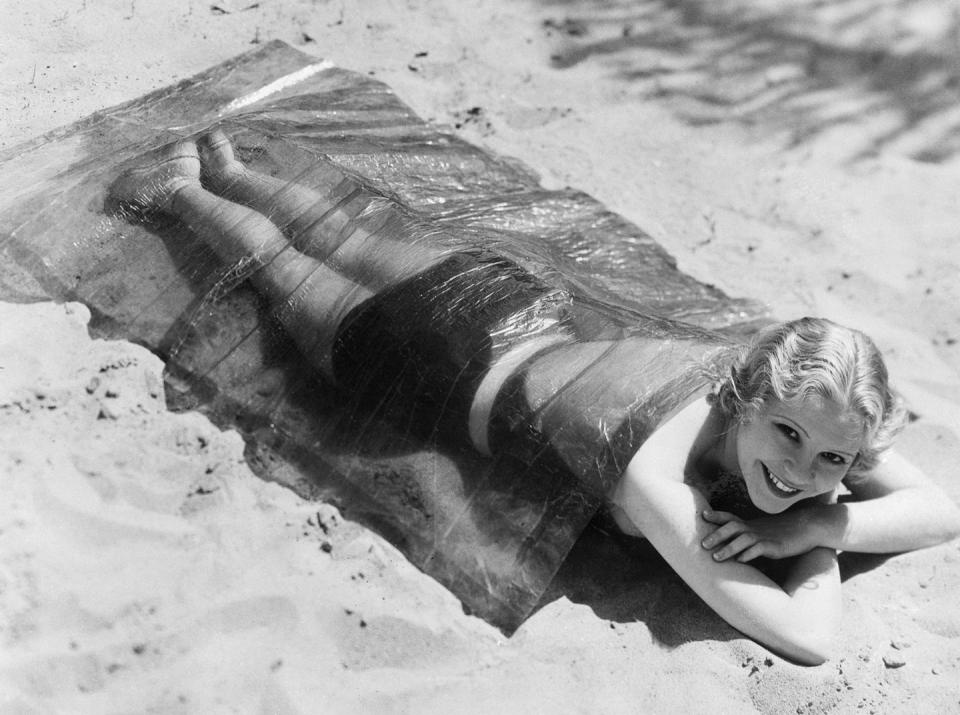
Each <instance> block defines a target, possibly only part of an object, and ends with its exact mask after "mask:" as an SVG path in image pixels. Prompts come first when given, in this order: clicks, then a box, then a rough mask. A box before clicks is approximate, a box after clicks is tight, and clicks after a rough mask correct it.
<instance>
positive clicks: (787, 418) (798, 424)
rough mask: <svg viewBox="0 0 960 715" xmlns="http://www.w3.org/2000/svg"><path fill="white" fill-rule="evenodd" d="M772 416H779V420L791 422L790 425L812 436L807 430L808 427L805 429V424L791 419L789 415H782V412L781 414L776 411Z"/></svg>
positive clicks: (807, 435)
mask: <svg viewBox="0 0 960 715" xmlns="http://www.w3.org/2000/svg"><path fill="white" fill-rule="evenodd" d="M772 417H775V418H777V419H779V420H783V421H784V422H787V423H789V424H790V426H792V427H796V428H797V429H798V430H800V431H801V432H803V434H804V436H806V437H810V433H809V432H807V430H806V429H804V427H803V425H801V424H800V423H799V422H795V421H794V420H792V419H790V418H789V417H787V416H786V415H781V414H779V413H776V412H774V413H773V415H772Z"/></svg>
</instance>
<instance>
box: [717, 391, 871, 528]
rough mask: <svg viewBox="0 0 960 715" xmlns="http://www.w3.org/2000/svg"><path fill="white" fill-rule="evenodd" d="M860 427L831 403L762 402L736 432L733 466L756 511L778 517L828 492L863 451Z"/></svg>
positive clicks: (815, 400) (810, 400)
mask: <svg viewBox="0 0 960 715" xmlns="http://www.w3.org/2000/svg"><path fill="white" fill-rule="evenodd" d="M863 436H864V435H863V425H862V423H861V422H860V420H859V419H857V418H856V417H855V416H853V415H850V414H849V413H847V412H844V410H843V408H842V407H841V406H840V405H838V404H837V403H836V402H834V401H832V400H829V399H823V398H819V397H811V398H807V399H805V400H803V401H802V402H798V403H796V404H788V403H785V402H781V401H780V400H778V399H776V398H770V399H768V400H767V401H766V402H765V403H764V405H763V407H762V408H761V409H760V411H759V412H757V413H755V414H752V415H751V416H749V417H748V418H746V419H744V420H743V421H742V422H741V423H740V425H739V426H738V429H737V434H736V449H737V462H738V463H739V466H740V473H741V474H742V475H743V479H744V482H745V483H746V486H747V492H748V493H749V494H750V500H751V501H752V502H753V503H754V505H756V506H757V508H759V509H761V510H763V511H765V512H767V513H768V514H778V513H780V512H782V511H783V510H784V509H786V508H787V507H788V506H790V505H791V504H795V503H796V502H798V501H800V500H802V499H809V498H810V497H814V496H817V495H818V494H827V493H829V492H832V491H833V490H834V489H836V488H837V486H838V485H839V484H840V480H841V479H843V477H844V476H845V475H846V473H847V471H848V470H849V469H850V465H851V464H852V463H853V460H854V459H855V458H856V456H857V454H858V453H859V452H860V450H861V448H862V447H863Z"/></svg>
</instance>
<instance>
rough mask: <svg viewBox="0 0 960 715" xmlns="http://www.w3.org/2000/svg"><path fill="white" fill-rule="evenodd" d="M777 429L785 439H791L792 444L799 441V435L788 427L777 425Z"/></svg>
mask: <svg viewBox="0 0 960 715" xmlns="http://www.w3.org/2000/svg"><path fill="white" fill-rule="evenodd" d="M777 429H779V430H780V431H781V432H782V433H783V434H785V435H786V436H787V437H789V438H790V439H792V440H793V441H794V442H796V441H798V440H799V439H800V435H799V434H797V431H796V430H795V429H794V428H793V427H790V426H789V425H777Z"/></svg>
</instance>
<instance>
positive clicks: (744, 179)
mask: <svg viewBox="0 0 960 715" xmlns="http://www.w3.org/2000/svg"><path fill="white" fill-rule="evenodd" d="M3 10H4V12H3V15H4V18H5V19H4V22H3V28H2V29H0V130H2V131H0V152H7V151H10V150H11V149H15V148H16V146H17V145H18V144H20V143H21V142H25V141H27V140H30V139H32V138H34V137H36V136H39V135H41V134H44V133H46V132H50V131H52V130H55V129H57V128H59V127H62V126H65V125H68V124H70V123H72V122H75V121H77V120H79V119H81V118H83V117H85V116H87V115H89V114H91V113H93V112H95V111H98V110H101V109H104V108H106V107H110V106H113V105H115V104H118V103H121V102H125V101H128V100H132V99H134V98H136V97H139V96H141V95H143V94H145V93H148V92H150V91H153V90H156V89H158V88H161V87H165V86H168V85H171V84H173V83H176V82H178V81H181V80H183V79H185V78H187V77H189V76H191V75H193V74H195V73H198V72H200V71H203V70H205V69H207V68H209V67H210V66H212V65H215V64H217V63H220V62H223V61H225V60H227V59H229V58H231V57H233V56H235V55H238V54H240V53H243V52H246V51H248V50H249V49H251V48H252V47H256V46H257V45H258V44H262V43H265V42H267V41H269V40H274V39H279V40H283V41H285V42H287V43H288V44H290V45H292V46H293V47H296V48H297V49H299V50H301V51H303V52H307V53H310V54H311V55H315V56H316V57H317V58H318V60H319V59H325V60H329V61H330V62H332V63H333V64H335V65H337V66H339V67H343V68H346V69H350V70H353V71H356V72H359V73H362V74H368V75H370V76H373V77H375V78H376V79H378V80H381V81H383V82H385V83H386V84H387V85H389V86H390V87H391V88H392V89H393V90H394V91H395V92H396V94H397V95H398V96H399V97H400V99H402V100H403V101H404V102H406V103H407V104H409V105H410V106H411V107H412V108H413V110H414V111H415V112H416V113H417V114H418V115H420V116H421V117H422V118H424V119H425V120H427V121H428V122H430V123H432V124H436V125H438V126H442V127H444V128H445V129H447V130H449V131H451V132H454V133H456V134H457V135H459V136H461V137H462V138H464V139H465V140H467V141H469V142H471V143H474V144H476V145H478V146H481V147H483V148H485V149H488V150H490V151H492V152H495V153H497V154H499V155H502V156H506V157H513V158H515V159H516V160H518V161H520V162H522V163H523V164H525V165H526V166H527V167H529V168H530V169H532V170H533V171H534V172H536V173H537V174H539V175H540V177H541V181H542V184H543V185H544V186H546V187H548V188H558V187H568V186H569V187H573V188H576V189H579V190H582V191H585V192H587V193H589V194H590V195H592V196H593V197H595V198H596V199H598V200H599V201H601V202H602V203H604V204H605V205H606V206H607V207H609V208H610V209H611V210H613V211H615V212H617V213H619V214H621V215H623V216H624V217H625V218H626V219H628V220H629V221H631V222H633V223H635V224H637V225H638V226H640V227H642V228H643V230H645V231H646V232H648V233H649V234H650V235H651V236H652V237H653V238H654V239H656V241H658V242H659V243H660V244H661V245H663V246H664V247H665V248H666V250H667V251H668V252H669V253H670V254H672V255H673V256H674V257H675V258H676V259H677V261H678V264H679V267H680V268H681V269H682V270H683V271H686V272H687V273H689V274H691V275H693V276H694V277H696V278H697V279H699V280H701V281H703V282H706V283H709V284H712V285H715V286H717V287H718V288H720V289H722V290H723V291H725V292H726V293H728V294H729V295H731V296H736V297H743V298H748V299H753V300H756V301H760V302H762V303H764V304H766V305H768V306H769V307H770V311H771V313H772V314H773V315H775V316H778V317H783V318H788V317H796V316H800V315H823V316H826V317H829V318H832V319H835V320H837V321H839V322H842V323H846V324H850V325H854V326H857V327H859V328H861V329H863V330H865V331H866V332H868V333H869V334H870V335H871V336H872V337H873V338H874V339H875V340H876V342H877V344H878V345H879V347H880V348H881V350H882V351H883V352H884V354H885V355H886V356H887V359H888V364H889V367H890V370H891V373H892V377H893V380H894V383H895V385H896V387H897V388H898V389H899V390H900V392H901V393H902V394H903V396H904V398H905V399H906V401H907V403H908V406H909V408H910V410H911V412H912V416H913V419H912V421H911V423H910V425H909V427H908V428H907V430H906V431H905V433H904V434H903V436H902V437H901V438H900V443H899V444H900V446H901V449H902V451H903V452H904V453H905V455H906V456H907V457H908V458H909V459H911V460H912V461H914V462H915V463H916V464H918V465H919V466H921V467H922V468H923V469H924V470H926V471H927V473H928V474H929V475H930V476H931V477H932V478H933V479H934V480H936V481H937V482H938V483H939V484H941V485H942V486H943V487H944V488H945V489H946V490H947V492H948V493H949V494H950V495H951V497H952V498H953V499H954V500H958V501H960V479H958V478H957V474H956V467H955V465H956V462H957V460H958V458H960V343H958V341H960V309H958V307H957V306H958V305H960V281H958V278H960V249H958V248H957V239H958V238H960V235H958V234H960V228H958V226H960V222H958V218H960V211H958V208H957V205H958V204H957V196H958V195H960V111H958V109H957V108H958V107H960V103H958V101H957V100H958V99H960V97H958V86H960V44H958V43H960V12H958V11H957V10H956V6H955V4H954V3H952V2H950V1H949V0H940V1H936V0H927V1H926V2H919V1H918V2H900V3H890V2H881V1H880V0H872V1H867V0H856V1H854V0H850V1H848V2H835V3H829V4H825V3H820V2H799V3H793V4H792V5H791V9H790V11H789V12H787V11H786V10H784V9H782V8H781V7H780V5H779V4H778V3H772V2H765V1H764V0H723V1H722V2H693V1H690V2H627V1H626V0H621V1H614V2H600V1H599V0H596V1H590V0H573V1H571V2H560V1H558V0H543V1H541V2H535V1H534V0H521V1H519V2H516V1H515V2H510V0H482V1H481V2H478V3H472V4H471V3H452V2H441V1H440V0H371V1H370V2H364V3H355V4H351V3H347V2H339V1H337V2H334V1H331V2H316V1H308V0H302V1H294V0H283V1H280V0H261V2H259V3H257V2H250V0H241V1H237V2H234V1H233V0H229V1H224V2H217V3H213V4H211V3H198V2H194V1H193V0H175V1H171V2H161V0H149V1H148V0H123V1H116V0H108V1H105V2H99V3H95V2H87V1H86V0H70V1H69V2H58V1H56V0H41V1H39V2H29V3H28V2H25V0H7V1H6V2H4V3H3ZM4 290H5V291H6V292H5V293H4V297H5V298H6V299H7V301H6V302H3V303H0V490H2V492H3V494H4V498H3V499H0V640H2V644H3V647H2V649H0V712H3V713H18V714H19V713H126V712H156V713H219V712H239V713H248V712H249V713H291V714H293V713H312V712H324V713H361V712H362V713H367V712H371V713H381V712H382V713H434V712H436V713H440V712H444V713H448V712H455V713H480V712H490V711H497V712H517V713H520V712H534V713H539V712H551V713H580V712H584V713H586V712H590V713H595V712H599V713H681V712H703V711H706V710H707V709H709V710H710V711H711V712H718V713H833V712H836V713H878V714H879V713H901V712H911V713H949V712H960V695H958V689H957V683H958V680H960V609H958V608H957V605H956V593H958V591H960V568H958V565H960V544H958V543H956V542H953V543H949V544H945V545H942V546H939V547H936V548H932V549H927V550H923V551H920V552H915V553H911V554H904V555H897V556H893V557H890V558H887V559H880V558H866V557H857V556H853V555H851V556H850V557H849V558H846V559H845V560H844V562H843V569H844V577H845V583H844V621H843V626H842V630H841V633H840V634H839V637H838V639H837V648H836V655H835V657H834V658H832V659H831V660H830V661H829V662H827V663H826V664H824V665H821V666H817V667H813V668H809V667H800V666H797V665H794V664H792V663H790V662H788V661H786V660H784V659H783V658H781V657H779V656H777V655H775V654H772V653H770V652H769V651H767V650H766V649H764V648H762V647H761V646H759V645H757V644H755V643H753V642H752V641H750V640H749V639H747V638H745V637H743V636H742V635H741V634H739V633H738V632H737V631H735V630H733V629H732V628H730V627H729V626H727V625H726V624H724V623H723V622H722V621H721V620H720V619H719V618H718V617H717V616H715V615H714V614H713V613H712V612H711V611H710V610H709V609H708V608H707V607H706V606H705V605H704V604H703V603H702V602H700V600H699V599H698V598H697V597H696V596H695V595H694V594H693V593H692V592H691V591H690V590H689V589H687V588H686V587H685V586H684V585H683V584H682V583H681V582H680V581H679V579H678V578H677V577H676V576H675V575H673V574H672V572H671V571H670V570H669V568H668V567H667V566H666V565H665V564H663V562H662V561H660V560H659V559H658V557H656V556H655V555H653V554H650V553H648V552H646V551H644V549H643V548H637V547H636V545H631V544H628V543H625V542H621V541H618V540H615V539H608V538H603V537H602V535H600V534H598V533H596V532H595V531H593V530H591V531H588V533H587V534H586V535H585V536H584V538H583V539H582V540H581V541H580V542H579V543H578V544H577V546H576V547H575V548H574V551H573V553H572V554H571V555H570V557H569V558H568V559H567V562H566V563H565V564H564V567H563V568H562V569H561V571H560V573H559V574H558V576H557V578H556V580H555V581H554V583H553V585H552V586H551V588H550V589H549V591H548V593H547V596H546V597H545V598H544V599H543V601H542V602H541V604H540V606H539V607H538V609H537V610H536V611H535V613H534V614H533V615H532V616H531V617H530V618H529V619H528V620H527V621H526V622H525V623H524V624H523V625H522V626H521V627H520V629H519V630H518V631H517V632H516V633H515V634H513V635H512V636H511V637H509V638H508V637H506V636H505V635H504V634H503V633H501V632H500V631H499V630H497V629H496V628H494V627H493V626H491V625H489V624H487V623H485V622H484V621H482V620H480V619H478V618H476V617H474V616H470V615H467V614H465V613H464V609H463V607H462V606H461V604H460V602H459V601H458V600H457V599H456V598H455V597H454V596H453V595H452V594H451V593H450V592H448V591H447V590H446V589H444V588H443V587H442V586H440V585H439V584H438V583H437V582H436V581H434V580H433V579H431V578H429V577H428V576H426V575H425V574H423V573H421V572H420V571H418V570H417V569H416V568H414V567H413V566H412V565H411V564H410V563H409V562H408V561H407V560H406V559H405V558H404V557H403V556H402V555H401V554H400V553H399V552H398V551H397V550H396V549H395V548H394V547H393V546H391V545H390V544H389V543H388V542H387V541H386V540H384V539H383V538H381V537H380V536H379V535H377V534H376V533H374V532H372V531H370V530H368V529H367V528H365V527H363V526H361V525H359V524H357V523H355V522H354V521H351V520H350V519H349V518H348V517H347V515H343V514H341V513H340V512H339V511H338V510H337V509H336V508H335V507H334V506H332V505H330V504H326V503H322V502H318V501H314V500H309V499H304V498H301V497H300V496H298V495H296V494H295V493H293V492H292V491H290V490H288V489H286V488H284V487H282V486H280V485H278V484H275V483H269V482H266V481H264V480H262V479H260V478H258V477H257V476H256V475H255V474H254V473H253V471H252V470H251V468H250V466H249V464H248V462H247V459H246V458H245V453H244V443H243V440H242V438H241V437H240V436H239V434H237V433H236V432H232V431H221V430H219V429H218V428H217V427H215V426H214V425H213V424H211V423H210V422H209V421H208V420H207V418H206V417H204V416H202V415H200V414H197V413H191V412H183V413H175V412H172V411H170V410H168V409H167V407H166V402H165V395H164V380H163V368H164V366H163V363H162V361H161V360H160V359H159V358H158V357H157V356H156V355H154V354H152V353H150V352H149V351H148V350H147V349H145V348H143V347H140V346H138V345H134V344H132V343H127V342H122V341H107V340H94V339H91V338H90V336H89V333H88V329H87V325H88V322H89V320H90V311H89V310H88V309H87V308H86V307H85V306H84V305H82V304H79V303H67V304H56V303H52V302H49V301H46V300H42V298H43V296H44V293H43V290H42V289H41V288H40V287H39V285H37V286H31V285H20V286H18V287H17V288H16V290H13V289H11V288H10V287H9V286H5V287H4Z"/></svg>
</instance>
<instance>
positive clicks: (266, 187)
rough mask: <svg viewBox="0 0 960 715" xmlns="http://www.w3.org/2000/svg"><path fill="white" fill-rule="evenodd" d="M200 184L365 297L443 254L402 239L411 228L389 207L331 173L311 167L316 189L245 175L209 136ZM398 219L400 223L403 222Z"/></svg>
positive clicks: (219, 140) (227, 148) (225, 146)
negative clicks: (265, 219)
mask: <svg viewBox="0 0 960 715" xmlns="http://www.w3.org/2000/svg"><path fill="white" fill-rule="evenodd" d="M201 152H202V156H203V171H204V180H205V182H206V183H207V184H208V185H209V186H210V187H211V189H212V190H213V191H214V192H216V193H218V194H220V195H222V196H225V197H228V198H230V199H231V200H235V201H237V202H239V203H241V204H244V205H246V206H249V207H251V208H253V209H255V210H256V211H258V212H259V213H261V214H263V215H265V216H269V217H270V218H271V220H273V221H274V223H275V224H277V225H278V226H279V227H280V228H281V229H282V230H283V231H284V232H285V233H287V235H289V236H290V237H291V239H292V241H293V243H294V245H296V247H297V248H298V249H299V250H300V251H301V252H303V253H305V254H308V255H311V256H313V257H315V258H317V259H319V260H321V261H323V262H324V263H328V264H329V265H330V266H332V267H333V268H335V269H336V270H337V271H338V272H340V273H342V274H344V275H347V276H349V277H350V278H352V279H353V280H355V281H356V282H358V283H362V284H364V285H366V286H367V287H369V288H370V289H371V290H373V291H379V290H381V289H382V288H384V287H386V286H388V285H392V284H395V283H397V282H399V281H401V280H403V279H405V278H409V277H410V276H412V275H415V274H417V273H419V272H421V271H423V270H425V269H426V268H428V267H430V266H433V265H436V264H437V263H438V262H440V261H441V260H443V258H444V257H445V256H446V255H447V254H448V253H449V250H446V251H445V250H442V249H439V248H436V247H430V246H425V245H422V244H417V243H414V242H412V241H410V240H405V239H409V235H410V233H411V232H412V231H411V228H412V226H411V222H410V220H409V219H406V217H405V216H404V215H403V213H402V211H400V210H399V209H398V207H396V206H395V205H394V203H393V202H392V201H390V200H389V199H387V198H386V197H383V196H378V195H375V194H373V193H372V192H371V191H369V190H368V189H365V188H364V187H362V186H361V185H360V184H359V183H357V182H356V181H353V180H351V179H349V178H347V177H346V176H345V175H343V174H342V173H341V172H339V171H338V170H336V169H333V168H332V167H331V168H330V169H329V171H328V172H324V167H323V165H322V164H318V167H317V171H318V172H324V173H323V175H321V174H320V173H318V175H317V177H315V179H316V180H317V181H319V183H320V184H322V185H325V186H327V187H328V188H327V189H326V191H324V192H321V191H316V190H314V189H312V188H308V187H305V186H301V185H299V184H297V183H295V182H291V181H286V180H283V179H278V178H276V177H272V176H267V175H264V174H259V173H257V172H255V171H251V170H250V169H248V168H247V167H245V166H244V165H243V164H242V163H241V162H240V161H238V160H237V159H236V158H235V157H234V154H233V148H232V146H231V144H230V140H229V139H228V138H227V136H226V135H225V134H224V133H223V132H222V131H220V130H214V131H212V132H211V133H210V134H208V135H206V136H205V137H204V138H203V139H202V140H201ZM405 219H406V220H405Z"/></svg>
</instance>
